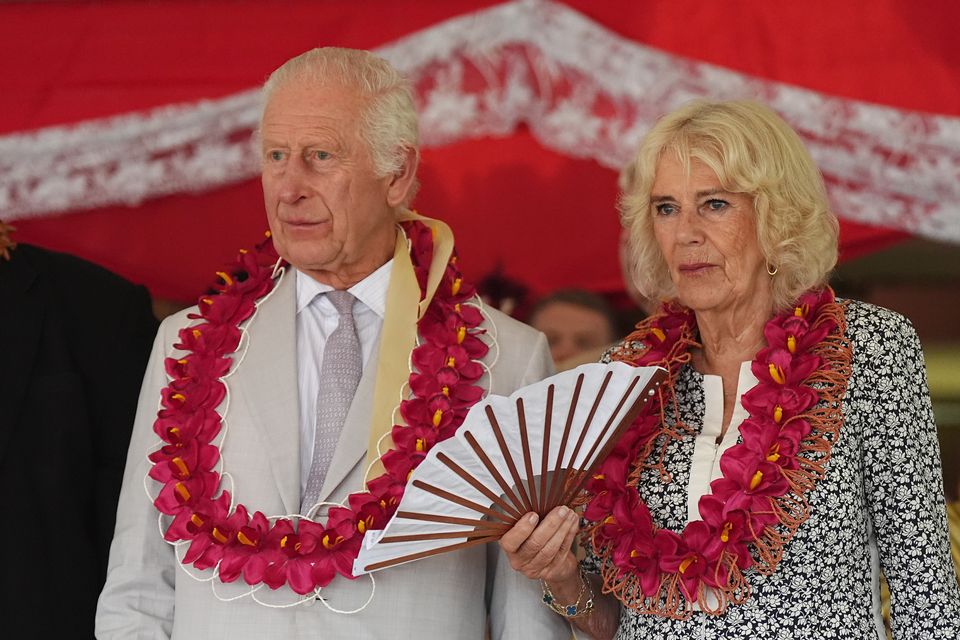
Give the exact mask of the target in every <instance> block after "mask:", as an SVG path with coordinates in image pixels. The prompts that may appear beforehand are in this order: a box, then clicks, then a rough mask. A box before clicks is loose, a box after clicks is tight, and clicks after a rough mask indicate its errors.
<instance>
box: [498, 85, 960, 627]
mask: <svg viewBox="0 0 960 640" xmlns="http://www.w3.org/2000/svg"><path fill="white" fill-rule="evenodd" d="M621 206H622V207H623V210H624V220H625V223H626V225H627V226H628V228H629V232H630V245H631V250H632V251H631V255H632V257H633V264H634V281H635V283H636V284H637V286H638V289H639V290H640V291H641V292H642V293H643V294H644V295H646V296H648V297H650V298H652V299H657V300H665V301H666V302H665V303H664V304H663V305H661V307H660V309H659V310H658V311H657V313H656V314H655V315H654V316H652V317H651V318H648V319H647V320H646V321H644V322H642V323H641V324H640V325H639V326H638V328H637V331H635V332H634V333H633V334H631V335H629V336H627V338H626V339H625V340H624V341H623V342H622V343H620V344H619V345H617V346H616V347H614V348H613V349H611V350H610V352H609V355H608V357H606V358H605V360H617V361H622V362H627V363H631V364H634V365H637V366H652V365H658V366H662V367H664V368H666V369H667V370H668V371H669V372H670V374H669V377H668V382H667V384H665V385H664V386H663V387H661V390H660V392H659V394H658V395H657V400H656V402H657V403H658V404H660V411H651V412H649V413H648V414H646V416H644V417H641V419H640V420H638V421H637V422H636V423H634V425H633V426H632V427H631V428H630V429H628V430H627V431H626V433H625V434H624V435H623V437H622V438H621V440H620V441H619V443H618V445H617V447H616V448H615V449H614V451H613V453H612V454H611V455H610V457H609V458H608V459H607V460H606V461H605V462H604V463H603V464H602V465H601V467H600V468H599V469H598V470H597V471H596V472H595V474H594V475H593V476H592V477H591V479H590V480H589V482H588V484H587V489H588V491H587V494H586V495H585V496H584V498H583V500H584V502H585V505H586V506H585V509H584V513H583V515H584V518H585V520H586V521H587V523H586V528H585V531H584V533H585V535H584V537H583V538H582V539H583V541H584V544H585V546H586V558H585V559H584V560H583V562H582V563H581V562H580V561H578V559H577V557H576V555H575V554H574V552H572V551H571V543H572V542H573V540H574V539H575V537H576V535H577V533H578V530H579V529H580V525H581V523H580V519H579V518H578V516H577V513H576V512H574V511H572V510H570V509H569V508H567V507H558V508H557V509H555V510H554V511H552V512H551V513H549V514H547V515H546V516H545V517H544V518H542V519H539V518H537V517H536V515H535V514H532V515H528V516H526V517H524V518H522V519H521V520H520V521H518V523H517V524H516V525H515V526H514V528H513V529H512V530H511V531H509V532H508V533H507V534H506V535H504V536H503V538H502V539H501V541H500V544H501V546H503V548H504V549H505V551H506V552H507V554H508V556H509V557H510V561H511V565H512V566H513V567H514V568H515V569H517V570H518V571H520V572H522V573H523V574H524V575H526V576H528V577H531V578H539V579H541V581H542V583H543V588H544V603H545V604H546V605H547V606H548V607H549V608H550V609H552V610H553V611H555V612H556V613H557V614H558V615H560V616H563V617H565V618H567V619H569V620H570V621H571V622H572V623H573V624H574V625H576V626H577V627H578V628H580V629H581V630H583V631H585V632H586V633H587V634H589V635H590V636H591V637H594V638H614V637H616V638H617V639H618V640H626V639H645V638H668V637H669V638H725V639H726V640H747V639H753V638H778V637H784V638H786V637H789V638H830V639H837V640H841V639H843V640H845V639H847V638H875V639H880V638H883V637H884V634H885V631H884V624H883V616H882V612H881V607H880V576H881V572H882V573H883V574H884V575H885V576H886V579H887V582H888V583H889V585H890V591H891V621H892V629H893V637H894V638H896V639H898V640H899V639H903V640H915V639H918V638H924V639H925V640H927V639H931V640H932V639H938V640H956V638H960V589H958V584H957V578H956V575H955V573H954V566H953V562H952V561H951V558H950V541H949V536H948V530H947V519H946V510H945V502H944V494H943V481H942V478H943V475H942V470H941V464H940V456H939V446H938V441H937V430H936V425H935V424H934V417H933V411H932V408H931V403H930V396H929V392H928V388H927V382H926V374H925V368H924V359H923V353H922V351H921V349H920V343H919V340H918V338H917V335H916V332H915V331H914V329H913V327H912V326H911V324H910V322H909V321H908V320H907V319H906V318H904V317H903V316H900V315H898V314H896V313H894V312H892V311H889V310H886V309H883V308H880V307H877V306H874V305H870V304H866V303H863V302H858V301H855V300H844V299H838V298H836V297H835V296H834V294H833V291H832V290H831V289H830V288H829V287H828V286H827V278H828V275H829V273H830V271H831V269H832V268H833V267H834V265H835V264H836V260H837V235H838V224H837V220H836V218H835V216H834V215H833V213H832V212H831V211H830V209H829V204H828V200H827V194H826V189H825V187H824V184H823V179H822V177H821V176H820V173H819V171H818V170H817V168H816V166H815V165H814V163H813V161H812V159H811V157H810V155H809V153H808V152H807V150H806V149H805V148H804V145H803V143H802V142H801V140H800V138H799V136H798V135H797V134H796V132H794V131H793V130H792V129H791V128H790V127H789V125H787V124H786V123H785V122H784V121H783V120H782V119H781V118H780V117H779V116H778V115H776V114H775V113H774V112H773V111H771V110H770V109H769V108H767V107H764V106H762V105H759V104H757V103H753V102H738V101H731V102H707V101H698V102H694V103H690V104H688V105H685V106H683V107H681V108H679V109H677V110H676V111H674V112H672V113H670V114H668V115H666V116H664V117H663V118H661V119H660V120H659V121H658V122H657V124H656V125H655V126H654V127H653V128H652V129H651V131H650V132H649V133H648V134H647V136H646V137H645V138H644V141H643V142H642V143H641V145H640V148H639V150H638V152H637V155H636V158H635V161H634V176H633V179H632V180H631V181H630V183H629V185H628V187H627V190H626V193H625V195H624V198H623V201H622V205H621Z"/></svg>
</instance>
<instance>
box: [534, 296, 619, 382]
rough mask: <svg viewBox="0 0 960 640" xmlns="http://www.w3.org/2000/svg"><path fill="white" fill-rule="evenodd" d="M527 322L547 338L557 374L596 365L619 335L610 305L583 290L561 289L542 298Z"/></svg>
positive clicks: (601, 298) (614, 315)
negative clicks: (586, 365) (582, 365)
mask: <svg viewBox="0 0 960 640" xmlns="http://www.w3.org/2000/svg"><path fill="white" fill-rule="evenodd" d="M527 322H528V324H529V325H530V326H532V327H533V328H534V329H537V330H539V331H542V332H543V334H544V335H545V336H547V343H548V344H549V345H550V355H551V357H552V358H553V363H554V366H556V368H557V371H565V370H566V369H570V368H573V367H575V366H578V365H581V364H584V363H587V362H596V361H597V360H598V359H599V357H600V356H601V355H602V354H603V352H604V351H606V350H607V349H608V348H609V347H610V346H611V345H612V344H613V342H614V340H616V339H617V337H618V333H619V332H618V328H617V324H618V321H617V315H616V313H615V312H614V309H613V307H612V306H611V305H610V303H609V302H607V300H606V298H604V297H603V296H601V295H600V294H597V293H593V292H592V291H586V290H584V289H561V290H559V291H555V292H553V293H551V294H550V295H548V296H546V297H544V298H541V299H540V300H538V301H537V302H536V303H535V304H534V305H533V308H532V309H531V310H530V317H529V319H528V320H527Z"/></svg>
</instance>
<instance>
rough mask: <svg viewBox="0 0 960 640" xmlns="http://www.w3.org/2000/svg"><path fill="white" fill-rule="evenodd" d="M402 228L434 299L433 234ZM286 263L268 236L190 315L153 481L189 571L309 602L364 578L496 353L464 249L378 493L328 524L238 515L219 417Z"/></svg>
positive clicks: (434, 306)
mask: <svg viewBox="0 0 960 640" xmlns="http://www.w3.org/2000/svg"><path fill="white" fill-rule="evenodd" d="M402 227H403V229H404V232H405V233H406V234H407V237H408V238H409V239H410V244H411V260H412V262H413V266H414V271H415V273H416V275H417V279H418V281H419V282H420V287H421V297H422V296H423V295H424V294H423V291H424V289H425V287H426V282H427V276H428V271H429V265H430V261H431V258H432V256H433V234H432V233H431V231H430V228H429V227H427V226H426V225H425V224H423V223H422V222H419V221H408V222H404V223H402ZM278 259H279V257H278V255H277V253H276V250H275V249H274V247H273V243H272V242H271V241H270V239H269V233H268V234H267V240H266V241H264V242H263V243H261V245H260V246H258V247H257V248H256V250H254V251H242V252H241V253H240V256H239V257H238V258H237V262H236V264H235V265H234V266H233V268H232V269H230V270H229V271H221V272H218V274H217V276H218V280H217V282H216V283H215V284H214V286H213V289H212V291H211V292H210V294H209V295H205V296H203V297H201V298H200V302H199V305H198V309H199V312H198V313H192V314H190V315H189V316H188V317H189V318H191V319H194V320H200V322H199V323H197V324H195V325H192V326H190V327H186V328H184V329H181V330H180V332H179V340H178V342H177V343H176V344H175V345H174V347H175V348H176V349H179V350H182V351H186V352H187V354H186V355H184V356H183V357H182V358H179V359H174V358H167V359H166V361H165V362H164V366H165V369H166V372H167V375H168V376H169V377H170V382H169V384H168V385H167V387H166V388H164V389H163V390H162V391H161V407H162V408H161V409H160V411H159V412H158V414H157V420H156V421H155V422H154V426H153V428H154V432H155V433H156V434H157V436H159V438H160V439H161V440H162V441H163V444H162V445H161V446H160V447H159V448H158V449H156V450H155V451H153V452H151V453H150V455H149V459H150V461H151V462H152V463H153V466H152V468H151V469H150V472H149V476H150V478H152V479H153V480H155V481H156V482H158V483H160V485H161V488H160V491H159V493H158V495H157V497H156V499H155V500H154V506H155V507H156V508H157V509H158V510H159V511H160V512H161V513H162V514H165V515H167V516H170V517H171V518H172V519H171V521H170V524H169V526H167V528H166V530H165V531H164V539H165V540H167V541H168V542H171V543H181V544H187V545H188V548H187V551H186V553H185V554H184V557H183V560H182V561H183V563H184V564H190V565H193V566H194V567H196V568H197V569H201V570H205V569H213V568H216V570H217V575H218V577H219V579H220V580H221V581H222V582H233V581H235V580H238V579H240V578H242V579H243V580H244V581H245V582H246V583H247V584H250V585H257V584H260V583H263V584H265V585H267V586H268V587H270V588H271V589H278V588H280V587H281V586H283V585H284V584H288V585H290V588H291V589H292V590H293V591H294V592H296V593H298V594H301V595H305V594H308V593H311V592H314V591H318V590H319V589H322V588H323V587H325V586H327V585H328V584H330V582H332V581H333V580H334V579H335V578H336V577H337V576H342V577H344V578H347V579H353V577H354V576H353V575H352V574H351V571H352V568H353V561H354V559H355V558H356V556H357V553H358V552H359V550H360V543H361V540H362V539H363V535H364V533H365V532H366V531H368V530H371V529H382V528H383V527H384V526H385V525H386V523H387V522H388V521H389V519H390V517H391V516H392V515H393V513H394V511H395V510H396V508H397V505H398V504H399V503H400V498H401V497H402V496H403V491H404V487H405V485H406V480H407V476H408V475H409V474H410V472H411V471H412V470H413V469H414V468H416V467H417V465H419V464H420V462H421V461H422V460H423V458H424V457H425V456H426V453H427V451H429V450H430V448H431V447H432V446H433V445H435V444H436V443H437V442H441V441H443V440H445V439H447V438H449V437H451V436H452V435H454V433H456V430H457V428H459V426H460V425H461V423H462V422H463V419H464V417H465V416H466V414H467V411H468V410H469V408H470V407H471V406H472V405H473V404H474V403H476V402H477V401H478V400H480V399H481V398H482V397H483V396H484V395H485V391H484V389H483V388H482V387H480V386H479V385H478V381H479V379H480V378H481V377H482V376H483V374H484V369H483V367H482V366H481V365H480V364H479V362H478V360H480V359H481V358H483V357H484V356H485V355H486V354H487V351H488V350H489V346H488V345H487V343H486V342H485V341H484V340H483V339H482V338H481V336H483V334H484V333H485V332H486V330H484V329H481V328H479V326H480V324H481V323H482V321H483V316H482V314H481V313H480V311H479V310H478V309H477V308H476V307H474V306H472V305H471V304H469V301H470V300H471V299H472V298H473V297H474V295H475V293H476V292H475V290H474V288H473V287H472V286H471V285H470V284H468V283H467V282H465V281H464V279H463V276H462V274H461V272H460V270H459V267H458V266H457V258H456V254H455V253H454V255H453V256H452V257H451V259H450V261H449V263H448V265H447V267H446V269H445V271H444V275H443V279H442V280H441V282H440V285H439V287H438V289H437V293H436V294H435V296H434V298H433V300H432V301H431V303H430V307H429V309H428V310H427V313H425V314H424V317H423V318H422V319H421V320H420V321H419V322H418V325H417V330H418V335H419V340H418V345H417V346H416V347H415V348H414V349H413V352H412V354H411V360H412V362H413V364H414V365H415V366H416V369H415V370H413V371H412V372H411V374H410V378H409V383H410V389H411V397H410V398H408V399H405V400H403V401H402V402H401V404H400V414H401V415H402V416H403V419H404V420H405V421H406V425H407V426H404V425H395V426H394V427H393V432H392V435H393V440H394V448H393V449H391V450H389V451H387V452H386V453H385V454H384V455H383V456H382V457H381V462H382V463H383V465H384V468H385V469H386V473H384V474H383V475H381V476H379V477H377V478H374V479H372V480H371V481H369V482H368V483H367V491H363V492H358V493H354V494H351V495H350V496H349V497H348V498H347V505H348V506H345V507H334V508H331V509H330V510H329V512H328V515H327V522H326V523H325V524H322V523H319V522H313V521H311V520H309V519H307V518H296V519H294V520H296V522H295V521H294V520H291V519H289V518H268V517H267V516H265V515H264V514H263V513H261V512H260V511H255V512H253V513H252V514H251V513H250V512H249V511H248V509H247V507H246V506H244V505H242V504H238V505H237V506H236V508H234V509H233V510H232V511H231V509H230V505H231V496H230V493H229V492H228V491H224V490H221V488H220V474H219V473H217V471H215V467H216V465H217V463H218V461H219V459H220V450H219V448H218V447H217V446H216V445H215V444H214V443H213V441H214V439H215V438H216V437H217V435H218V434H219V433H220V429H221V423H222V417H221V416H220V415H219V414H218V413H217V407H218V406H219V404H220V402H221V401H222V400H223V399H224V397H225V394H226V387H225V385H224V383H223V380H222V378H223V377H224V376H225V375H226V374H227V373H228V372H229V371H230V368H231V367H232V366H233V360H232V359H231V355H232V354H233V353H234V352H235V351H236V350H237V348H238V346H239V344H240V338H241V329H240V325H241V324H242V323H243V322H245V321H246V320H248V319H250V318H251V317H252V316H253V315H254V313H255V312H256V306H257V301H258V300H259V299H260V298H262V297H264V296H265V295H267V293H269V292H270V291H271V290H272V288H273V286H274V280H273V271H274V265H275V264H276V262H277V260H278Z"/></svg>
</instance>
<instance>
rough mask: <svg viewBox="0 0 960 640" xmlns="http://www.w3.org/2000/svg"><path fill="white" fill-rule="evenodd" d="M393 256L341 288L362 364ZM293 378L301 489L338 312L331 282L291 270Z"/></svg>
mask: <svg viewBox="0 0 960 640" xmlns="http://www.w3.org/2000/svg"><path fill="white" fill-rule="evenodd" d="M392 270H393V259H390V260H389V261H388V262H387V263H386V264H384V265H383V266H382V267H380V268H379V269H377V270H376V271H374V272H373V273H371V274H370V275H369V276H367V277H366V278H364V279H363V280H361V281H360V282H358V283H357V284H355V285H353V286H352V287H350V288H349V289H347V291H349V292H350V293H352V294H353V296H354V297H355V298H356V299H357V300H356V302H354V303H353V319H354V324H355V325H356V328H357V337H358V338H359V340H360V351H361V353H362V360H363V364H364V367H366V365H367V363H368V362H369V361H370V356H371V355H372V354H373V348H374V345H375V344H376V343H377V338H378V337H379V336H380V329H381V328H382V327H383V316H384V312H385V308H386V304H387V288H388V287H389V286H390V273H391V271H392ZM296 274H297V381H298V384H299V391H300V493H301V495H302V494H303V493H304V492H305V491H306V488H307V479H308V478H309V476H310V465H311V463H312V462H313V440H314V436H315V434H316V428H317V392H318V391H319V386H320V368H321V366H322V364H323V348H324V346H325V345H326V344H327V338H328V337H329V336H330V334H331V333H333V331H334V330H335V329H336V328H337V325H338V324H339V323H340V315H339V314H338V313H337V310H336V309H335V308H334V306H333V303H331V302H330V300H329V299H328V298H327V296H325V295H324V294H325V293H327V292H328V291H333V287H331V286H330V285H326V284H321V283H320V282H317V281H316V280H314V279H313V278H311V277H310V276H308V275H306V274H305V273H303V272H301V271H299V270H297V271H296Z"/></svg>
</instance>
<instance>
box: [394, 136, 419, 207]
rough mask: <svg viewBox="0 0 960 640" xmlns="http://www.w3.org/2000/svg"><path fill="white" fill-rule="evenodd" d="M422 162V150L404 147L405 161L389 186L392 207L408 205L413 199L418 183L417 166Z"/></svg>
mask: <svg viewBox="0 0 960 640" xmlns="http://www.w3.org/2000/svg"><path fill="white" fill-rule="evenodd" d="M419 164H420V152H419V151H417V150H416V149H412V148H409V147H404V149H403V163H402V164H401V165H400V168H399V169H397V170H396V171H395V172H394V174H393V175H392V176H391V178H390V182H389V184H388V186H387V204H388V205H390V206H391V207H394V208H395V207H399V206H401V205H406V204H407V203H408V202H410V200H412V199H413V194H414V193H415V192H416V185H417V166H418V165H419Z"/></svg>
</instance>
